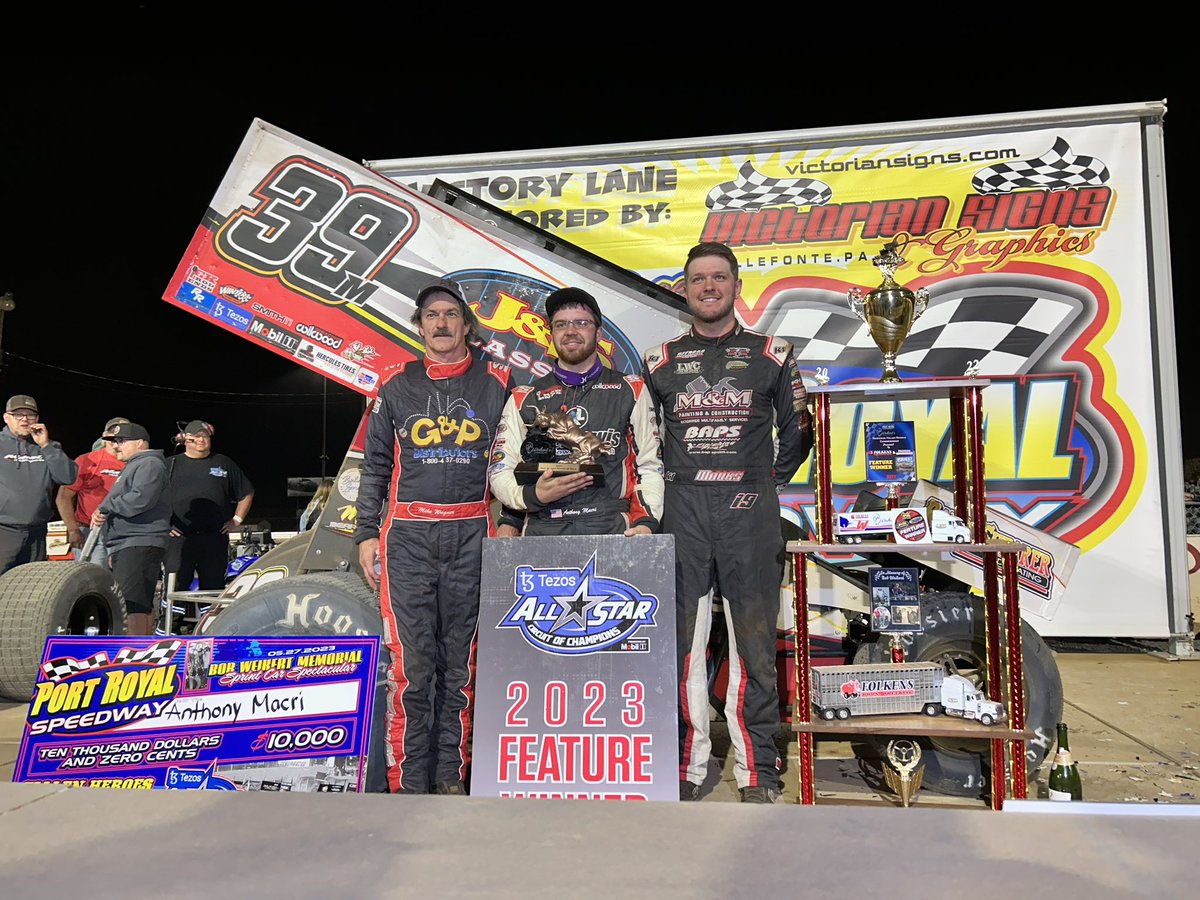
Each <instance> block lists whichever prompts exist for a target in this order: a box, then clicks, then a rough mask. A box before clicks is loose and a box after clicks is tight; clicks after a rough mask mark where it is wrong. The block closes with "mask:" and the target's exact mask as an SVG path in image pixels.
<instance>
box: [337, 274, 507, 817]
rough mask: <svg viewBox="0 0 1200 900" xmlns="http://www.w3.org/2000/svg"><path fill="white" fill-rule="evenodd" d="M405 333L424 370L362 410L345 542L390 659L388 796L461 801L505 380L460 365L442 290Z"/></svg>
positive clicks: (389, 384)
mask: <svg viewBox="0 0 1200 900" xmlns="http://www.w3.org/2000/svg"><path fill="white" fill-rule="evenodd" d="M412 321H413V324H414V325H416V326H417V330H418V331H419V333H420V335H421V338H422V340H424V342H425V359H424V360H418V361H413V362H408V363H401V364H400V365H399V367H398V368H397V370H396V371H395V372H394V374H392V375H391V376H390V377H389V378H388V379H387V381H385V382H384V384H383V385H382V387H380V389H379V395H378V396H377V397H376V398H375V406H374V409H373V410H372V412H371V415H370V416H369V417H368V422H367V435H366V443H365V447H364V453H363V463H362V468H361V470H360V483H359V490H358V519H357V528H356V530H355V532H354V542H355V543H356V544H358V551H359V562H360V564H361V565H362V569H363V575H364V577H365V578H366V580H367V583H368V584H369V585H370V586H371V587H372V588H378V589H379V591H380V599H381V602H380V608H381V612H382V613H383V618H384V622H385V625H386V627H385V628H384V635H385V639H386V642H387V647H388V650H389V651H390V652H391V663H390V668H389V672H388V705H387V716H386V738H387V749H386V754H387V763H388V784H389V786H390V788H391V790H392V792H393V793H414V794H426V793H429V791H430V788H431V786H432V788H433V790H434V791H435V792H437V793H439V794H464V793H466V785H465V780H466V777H467V767H468V765H469V763H470V754H469V749H468V748H469V747H470V738H471V715H472V713H473V709H472V707H473V706H474V689H475V686H474V683H473V680H472V673H473V671H474V668H475V666H474V657H475V626H476V622H477V620H478V618H479V575H480V565H481V560H482V554H483V537H484V535H485V534H486V533H487V532H488V531H489V530H490V525H491V523H490V520H489V501H490V496H489V494H488V485H487V467H488V459H489V457H490V453H491V445H492V439H493V436H494V434H495V430H496V423H497V422H498V421H499V419H500V411H501V410H502V409H503V407H504V402H505V400H507V399H508V394H509V390H510V388H509V370H508V368H507V367H505V366H501V365H498V364H496V363H493V362H485V361H484V360H483V359H481V358H480V357H479V356H478V355H477V354H475V353H472V352H471V348H469V347H468V345H467V338H468V336H469V335H470V334H471V332H472V331H473V329H474V326H475V317H474V315H473V314H472V312H471V309H470V307H468V306H467V304H466V302H465V301H464V300H463V295H462V293H461V292H460V290H459V288H458V287H457V286H456V285H454V284H451V283H449V282H439V283H437V284H432V285H429V286H428V287H426V288H424V289H423V290H422V291H421V292H420V293H419V294H418V295H417V308H416V312H415V313H414V314H413V318H412ZM389 495H390V498H391V499H390V500H389ZM377 559H379V560H380V564H381V568H380V571H379V574H378V575H376V570H375V565H376V560H377ZM431 691H432V693H433V694H434V695H435V696H433V697H432V698H431V696H430V695H431Z"/></svg>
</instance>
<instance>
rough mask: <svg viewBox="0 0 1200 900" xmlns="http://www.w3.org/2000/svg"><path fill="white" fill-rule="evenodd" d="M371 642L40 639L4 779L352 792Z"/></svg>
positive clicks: (359, 779) (369, 688)
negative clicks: (9, 775) (21, 726)
mask: <svg viewBox="0 0 1200 900" xmlns="http://www.w3.org/2000/svg"><path fill="white" fill-rule="evenodd" d="M378 656H379V638H378V637H355V638H332V639H325V638H322V639H321V640H319V641H318V640H314V639H312V638H306V639H296V638H265V637H263V638H244V637H239V638H233V637H190V638H182V637H168V638H165V639H164V638H155V637H103V638H100V637H97V638H92V637H78V636H71V637H50V638H48V639H47V640H46V648H45V651H44V652H43V656H42V665H41V668H40V670H39V672H38V680H37V682H36V683H35V684H34V691H33V698H32V699H31V700H30V703H29V712H28V715H27V717H26V725H25V731H24V734H23V735H22V738H21V747H20V750H19V752H18V755H17V760H16V764H15V767H14V771H13V781H33V782H53V783H59V784H66V785H71V786H80V787H110V788H140V789H150V788H175V789H185V790H186V789H209V790H226V791H233V790H244V791H253V790H262V791H315V792H332V793H350V792H361V791H362V790H363V786H364V778H365V768H366V760H367V752H368V746H367V745H368V741H369V738H370V730H371V697H372V694H373V691H374V687H375V684H374V676H375V671H376V660H377V658H378Z"/></svg>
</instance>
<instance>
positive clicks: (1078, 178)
mask: <svg viewBox="0 0 1200 900" xmlns="http://www.w3.org/2000/svg"><path fill="white" fill-rule="evenodd" d="M1108 179H1109V174H1108V166H1106V165H1105V164H1104V162H1103V161H1102V160H1099V159H1097V158H1096V157H1094V156H1077V155H1076V154H1075V153H1072V152H1071V145H1070V144H1068V143H1067V142H1066V141H1065V140H1063V138H1061V137H1060V138H1056V139H1055V141H1054V146H1053V147H1051V148H1050V149H1049V150H1048V151H1047V152H1046V153H1044V154H1042V155H1041V156H1036V157H1034V158H1033V159H1023V160H1018V161H1017V162H1003V163H997V164H996V165H994V166H988V167H987V168H986V169H980V170H979V171H978V172H976V173H975V175H974V176H973V177H972V178H971V187H972V188H974V189H975V190H976V191H978V192H979V193H981V194H994V193H997V192H999V193H1002V194H1006V193H1008V192H1009V191H1011V190H1013V189H1014V188H1045V189H1049V190H1051V191H1061V190H1065V189H1067V188H1069V187H1079V186H1081V185H1085V184H1106V183H1107V182H1108Z"/></svg>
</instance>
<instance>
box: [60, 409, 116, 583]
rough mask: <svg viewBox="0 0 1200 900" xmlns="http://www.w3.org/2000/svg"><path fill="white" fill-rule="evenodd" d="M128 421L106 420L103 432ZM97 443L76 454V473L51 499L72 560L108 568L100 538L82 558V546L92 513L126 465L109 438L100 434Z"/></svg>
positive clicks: (106, 555)
mask: <svg viewBox="0 0 1200 900" xmlns="http://www.w3.org/2000/svg"><path fill="white" fill-rule="evenodd" d="M128 421H129V420H128V419H126V418H123V417H121V416H117V417H116V418H112V419H109V420H108V421H107V422H106V423H105V424H104V434H105V435H106V434H108V433H109V432H110V431H111V430H112V429H113V428H115V427H116V426H117V425H120V424H121V423H122V422H128ZM97 443H98V444H99V447H96V448H93V449H91V450H89V451H88V452H87V453H84V454H82V455H80V456H77V457H75V465H76V466H77V467H78V468H79V475H78V476H77V477H76V479H75V481H74V482H72V483H71V484H69V485H66V484H64V485H63V486H62V487H60V488H59V489H58V496H57V497H55V500H54V502H55V505H56V506H57V507H58V515H59V516H60V517H61V518H62V520H63V522H64V523H65V524H66V526H67V541H68V543H70V545H71V552H72V555H73V556H74V557H75V561H76V562H90V563H96V564H98V565H102V566H105V567H106V568H107V566H108V554H107V553H106V552H105V549H104V542H103V541H101V540H100V539H99V537H97V539H96V540H95V541H94V542H93V544H92V546H91V548H90V549H89V551H88V555H87V558H86V559H85V558H84V557H83V546H84V543H85V542H86V541H87V538H88V534H89V533H90V532H91V530H92V529H91V522H92V513H93V512H95V511H96V507H97V506H99V505H100V501H101V500H103V499H104V498H105V497H106V496H108V492H109V491H110V490H112V486H113V484H114V483H115V482H116V480H117V476H118V475H120V474H121V470H122V469H123V468H125V463H123V462H121V460H119V459H117V454H116V452H115V451H114V448H113V445H112V444H111V443H110V442H109V440H108V438H106V437H104V436H103V435H101V437H99V438H98V439H97Z"/></svg>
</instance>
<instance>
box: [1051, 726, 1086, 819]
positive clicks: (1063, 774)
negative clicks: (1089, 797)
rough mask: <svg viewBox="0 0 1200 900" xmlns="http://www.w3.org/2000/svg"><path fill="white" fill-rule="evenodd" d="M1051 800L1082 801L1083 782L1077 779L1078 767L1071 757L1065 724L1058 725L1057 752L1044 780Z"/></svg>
mask: <svg viewBox="0 0 1200 900" xmlns="http://www.w3.org/2000/svg"><path fill="white" fill-rule="evenodd" d="M1046 785H1047V787H1048V789H1049V796H1050V799H1051V800H1082V799H1083V782H1082V781H1081V780H1080V778H1079V766H1078V765H1076V763H1075V757H1073V756H1072V755H1071V744H1070V739H1069V738H1068V736H1067V726H1066V723H1065V722H1059V723H1058V750H1057V752H1055V754H1054V762H1053V763H1052V764H1051V766H1050V776H1049V777H1048V778H1047V779H1046Z"/></svg>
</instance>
